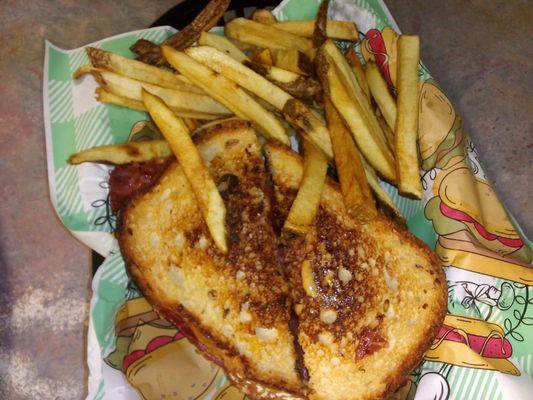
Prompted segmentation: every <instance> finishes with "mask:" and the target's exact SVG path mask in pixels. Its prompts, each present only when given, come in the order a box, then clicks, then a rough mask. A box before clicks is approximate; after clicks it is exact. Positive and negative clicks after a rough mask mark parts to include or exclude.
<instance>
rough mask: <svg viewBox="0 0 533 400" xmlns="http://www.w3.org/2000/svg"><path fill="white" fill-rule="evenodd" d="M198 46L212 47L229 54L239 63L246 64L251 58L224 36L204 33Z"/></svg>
mask: <svg viewBox="0 0 533 400" xmlns="http://www.w3.org/2000/svg"><path fill="white" fill-rule="evenodd" d="M198 44H199V45H201V46H211V47H214V48H215V49H217V50H219V51H221V52H223V53H225V54H227V55H228V56H230V57H231V58H233V59H234V60H236V61H238V62H241V63H242V62H244V61H246V60H249V58H248V57H247V56H246V54H244V53H243V52H242V51H241V50H240V49H239V48H238V47H237V46H235V44H233V42H231V41H230V40H228V39H227V38H226V37H224V36H220V35H215V34H214V33H209V32H202V34H201V35H200V39H199V40H198Z"/></svg>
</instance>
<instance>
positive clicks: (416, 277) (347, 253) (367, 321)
mask: <svg viewBox="0 0 533 400" xmlns="http://www.w3.org/2000/svg"><path fill="white" fill-rule="evenodd" d="M265 149H266V155H267V161H268V165H269V168H270V171H271V174H272V179H273V183H274V188H275V210H276V212H275V220H278V221H283V220H284V219H285V217H286V215H287V213H288V212H289V209H290V206H291V204H292V201H293V199H294V197H295V195H296V193H297V190H298V187H299V183H300V180H301V177H302V173H303V166H302V161H301V158H300V156H299V155H298V154H296V153H294V152H292V151H291V150H289V149H287V148H285V147H283V146H279V145H276V144H268V145H267V146H266V148H265ZM282 250H283V257H282V259H283V264H284V267H285V270H286V272H287V274H288V281H289V284H290V293H291V298H292V303H293V307H294V310H295V312H296V314H297V316H298V329H297V340H298V343H299V345H300V346H301V348H302V350H303V354H304V365H305V368H306V370H307V379H308V388H309V394H308V397H309V399H316V400H356V399H378V398H385V397H386V396H387V395H388V394H391V393H392V392H393V391H395V390H396V389H397V388H398V387H399V386H400V385H402V384H403V383H404V382H405V380H406V379H407V376H408V374H409V373H410V372H411V371H412V370H413V369H414V368H415V367H416V366H417V365H418V363H419V362H420V361H421V360H422V357H423V354H424V352H425V351H426V350H427V348H428V347H429V346H430V344H431V342H432V340H433V338H434V337H435V336H436V335H437V333H438V331H439V329H440V327H441V325H442V321H443V319H444V316H445V313H446V309H447V286H446V279H445V276H444V273H443V271H442V267H441V265H440V263H439V261H438V259H437V257H436V256H435V254H434V253H433V252H431V251H430V250H429V248H428V247H427V246H426V245H425V244H423V243H422V242H421V241H420V240H418V239H417V238H415V237H414V236H413V235H412V234H411V233H409V232H408V231H407V230H406V229H405V228H403V227H400V226H399V225H397V224H395V223H394V222H392V221H391V220H389V219H387V218H386V217H384V216H382V215H378V216H376V217H375V218H374V219H373V220H371V221H369V222H368V223H366V224H358V223H355V222H354V221H353V219H351V218H350V217H349V216H348V214H347V212H346V210H345V207H344V204H343V200H342V195H341V193H340V191H339V188H338V185H337V184H336V183H334V182H333V181H331V180H330V181H328V182H327V183H326V185H325V186H324V190H323V192H322V200H321V205H320V208H319V211H318V214H317V217H316V222H315V226H314V227H313V228H312V229H311V231H310V232H308V233H307V235H306V236H305V237H290V238H286V239H285V240H284V245H283V246H282Z"/></svg>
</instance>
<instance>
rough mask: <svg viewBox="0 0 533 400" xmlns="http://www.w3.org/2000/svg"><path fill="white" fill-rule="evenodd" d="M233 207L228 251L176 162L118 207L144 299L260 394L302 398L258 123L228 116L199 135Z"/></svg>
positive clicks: (121, 234)
mask: <svg viewBox="0 0 533 400" xmlns="http://www.w3.org/2000/svg"><path fill="white" fill-rule="evenodd" d="M195 141H196V144H197V147H198V149H199V151H200V153H201V155H202V157H203V160H204V162H205V163H206V165H207V166H208V168H209V171H210V172H211V175H212V176H213V178H214V180H215V182H216V184H217V187H218V189H219V190H220V192H221V195H222V197H223V199H224V203H225V205H226V209H227V219H226V222H227V228H228V244H229V251H228V253H227V254H226V255H224V254H222V253H220V252H219V251H218V250H217V248H216V247H215V245H214V243H213V241H212V239H211V237H210V235H209V231H208V229H207V226H206V224H205V223H204V221H203V219H202V216H201V213H200V211H199V209H198V207H197V202H196V200H195V197H194V194H193V192H192V190H191V187H190V185H189V183H188V182H187V179H186V178H185V175H184V173H183V171H182V169H181V168H180V166H179V165H178V163H177V162H173V163H172V164H171V165H170V166H169V167H168V169H167V170H166V171H165V173H164V174H163V175H162V176H161V177H160V178H159V180H158V181H157V183H156V184H155V185H154V186H153V187H151V189H149V190H148V191H147V192H146V193H143V194H142V195H139V196H137V197H136V198H134V199H133V200H132V201H131V202H130V204H129V205H128V206H127V207H126V208H125V209H124V210H123V211H122V214H121V224H120V228H119V231H118V238H119V243H120V247H121V251H122V254H123V256H124V258H125V260H126V264H127V267H128V271H129V273H130V274H131V275H132V276H133V278H134V279H135V281H136V282H137V284H138V285H139V287H140V288H141V290H142V291H143V293H144V294H145V295H146V297H147V298H148V300H149V301H150V302H151V303H152V304H153V305H154V306H155V308H156V310H157V311H158V312H159V313H160V314H161V315H163V316H164V317H166V318H167V319H168V320H170V321H172V322H174V323H175V324H177V325H178V326H179V327H180V328H181V329H182V331H183V332H184V333H185V334H186V335H187V336H188V337H189V339H190V340H191V341H192V342H193V343H194V344H196V346H197V347H198V348H199V349H200V350H201V351H202V352H203V354H204V355H206V356H207V357H208V358H210V359H212V360H213V361H215V362H216V363H217V364H219V365H221V366H222V367H223V368H224V369H225V371H226V373H227V374H228V376H229V378H230V379H231V380H232V381H233V382H234V384H235V385H236V386H237V387H238V388H239V389H241V390H242V391H243V392H245V393H246V394H248V395H249V396H250V397H252V398H254V399H301V398H303V397H304V395H303V394H302V393H303V386H302V384H301V382H300V380H299V377H298V374H297V372H296V352H295V348H294V346H293V336H292V334H291V332H290V330H289V319H290V306H289V304H288V298H287V293H288V287H287V283H286V281H285V280H284V279H283V276H282V270H281V267H280V264H279V261H278V259H277V240H276V236H275V234H274V231H273V228H272V224H271V221H270V216H271V211H272V205H271V201H270V198H269V197H268V196H267V195H266V194H265V193H268V190H267V184H268V174H267V172H266V169H265V167H264V161H263V159H262V156H261V149H260V146H259V143H258V141H257V138H256V135H255V133H254V130H253V129H252V128H251V126H250V125H249V124H248V123H247V122H244V121H230V122H226V123H223V124H221V125H215V126H212V127H210V128H209V129H207V130H206V131H204V132H201V133H200V134H198V135H195Z"/></svg>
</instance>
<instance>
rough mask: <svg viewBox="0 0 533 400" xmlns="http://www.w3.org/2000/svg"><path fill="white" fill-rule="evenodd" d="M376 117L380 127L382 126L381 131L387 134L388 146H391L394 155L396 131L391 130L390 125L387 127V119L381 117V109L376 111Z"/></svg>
mask: <svg viewBox="0 0 533 400" xmlns="http://www.w3.org/2000/svg"><path fill="white" fill-rule="evenodd" d="M376 117H377V119H378V122H379V126H381V129H382V130H383V133H384V134H385V139H386V140H387V146H389V149H390V150H391V151H392V152H393V153H394V131H393V130H392V129H391V128H389V125H387V121H385V118H383V115H381V113H380V111H379V109H376Z"/></svg>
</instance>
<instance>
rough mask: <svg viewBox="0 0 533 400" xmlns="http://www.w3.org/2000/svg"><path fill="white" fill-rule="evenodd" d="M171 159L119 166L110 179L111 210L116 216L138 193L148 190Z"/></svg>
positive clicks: (156, 159) (157, 159) (158, 159)
mask: <svg viewBox="0 0 533 400" xmlns="http://www.w3.org/2000/svg"><path fill="white" fill-rule="evenodd" d="M170 160H171V159H170V158H154V159H152V160H150V161H147V162H143V163H140V162H133V163H129V164H125V165H117V166H116V167H115V169H113V171H112V172H111V176H110V177H109V196H110V198H111V209H112V210H113V212H114V213H115V214H117V213H118V211H120V209H122V207H124V205H125V204H126V203H127V201H128V200H129V199H130V198H131V197H132V196H133V195H135V194H136V193H139V192H141V191H143V190H146V189H148V188H149V187H150V186H152V185H153V184H154V183H155V181H156V180H157V179H158V178H159V176H160V175H161V174H162V173H163V172H164V171H165V169H166V168H167V166H168V165H169V163H170Z"/></svg>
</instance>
